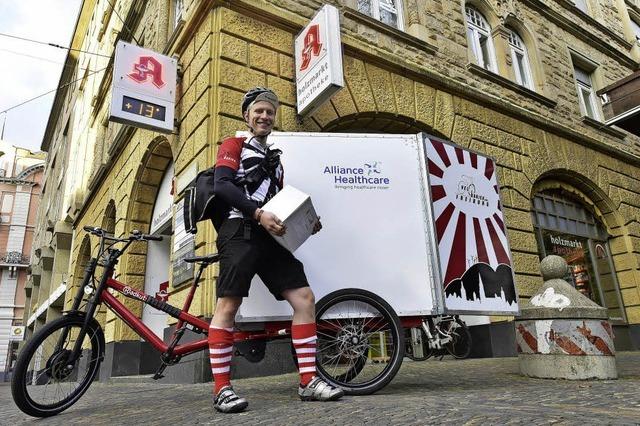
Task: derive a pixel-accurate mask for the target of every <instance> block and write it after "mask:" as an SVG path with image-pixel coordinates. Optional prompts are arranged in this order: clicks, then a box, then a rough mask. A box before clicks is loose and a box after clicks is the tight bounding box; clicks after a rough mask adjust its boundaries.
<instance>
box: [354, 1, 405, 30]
mask: <svg viewBox="0 0 640 426" xmlns="http://www.w3.org/2000/svg"><path fill="white" fill-rule="evenodd" d="M358 11H359V12H361V13H364V14H365V15H369V16H371V17H372V18H375V19H377V20H378V21H380V22H382V23H384V24H387V25H389V26H392V27H394V28H398V29H399V30H402V29H403V27H404V22H403V19H402V0H358Z"/></svg>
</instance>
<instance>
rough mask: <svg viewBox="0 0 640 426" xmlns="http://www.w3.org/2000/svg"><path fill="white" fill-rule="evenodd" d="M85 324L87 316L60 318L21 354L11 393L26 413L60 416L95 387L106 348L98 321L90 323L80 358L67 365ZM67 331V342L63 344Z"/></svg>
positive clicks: (48, 326)
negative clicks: (64, 334) (59, 414)
mask: <svg viewBox="0 0 640 426" xmlns="http://www.w3.org/2000/svg"><path fill="white" fill-rule="evenodd" d="M83 324H84V317H83V316H75V315H66V316H63V317H61V318H58V319H56V320H54V321H52V322H50V323H48V324H46V325H45V326H44V327H43V328H41V329H40V330H39V331H37V332H36V334H34V336H33V337H32V338H31V340H29V341H28V342H27V343H26V345H25V346H24V348H23V349H22V351H21V352H20V354H19V355H18V360H17V362H16V366H15V370H14V375H13V379H12V380H11V393H12V395H13V400H14V401H15V403H16V405H17V406H18V408H20V410H22V411H23V412H24V413H26V414H28V415H30V416H34V417H49V416H53V415H56V414H58V413H60V412H61V411H64V410H66V409H67V408H69V407H70V406H71V405H73V404H74V403H75V402H76V401H78V399H80V397H81V396H82V395H83V394H84V393H85V392H86V391H87V389H88V388H89V386H90V385H91V382H92V381H93V379H94V378H95V376H96V374H97V372H98V368H99V367H100V362H101V361H102V358H103V357H104V348H105V344H104V335H103V333H102V329H101V328H100V325H99V324H98V323H97V322H96V321H95V320H94V319H92V320H91V322H89V326H88V328H87V333H86V335H85V337H84V340H83V343H82V352H81V355H80V358H79V359H78V360H77V361H76V362H75V364H73V365H71V366H69V365H68V362H67V359H68V357H69V355H70V354H71V352H72V350H73V347H74V345H75V342H76V339H77V336H78V334H79V332H80V329H81V328H82V325H83ZM65 331H66V339H64V341H62V342H60V338H61V336H62V334H63V332H65ZM60 343H61V344H60Z"/></svg>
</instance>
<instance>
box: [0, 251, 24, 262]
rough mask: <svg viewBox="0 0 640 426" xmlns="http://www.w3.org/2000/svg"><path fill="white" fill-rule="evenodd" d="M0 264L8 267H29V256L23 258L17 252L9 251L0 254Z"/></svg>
mask: <svg viewBox="0 0 640 426" xmlns="http://www.w3.org/2000/svg"><path fill="white" fill-rule="evenodd" d="M0 263H4V264H9V265H16V266H17V265H29V256H25V255H23V254H22V253H20V252H19V251H9V252H6V253H0Z"/></svg>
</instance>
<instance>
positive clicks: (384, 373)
mask: <svg viewBox="0 0 640 426" xmlns="http://www.w3.org/2000/svg"><path fill="white" fill-rule="evenodd" d="M316 321H317V333H318V342H317V353H316V359H317V364H316V368H317V370H318V374H319V375H320V376H321V377H322V378H323V379H325V380H326V381H328V382H330V383H331V384H333V385H335V386H339V387H341V388H342V389H344V390H345V392H346V393H348V394H351V395H369V394H372V393H374V392H376V391H378V390H380V389H382V388H383V387H384V386H386V385H387V384H388V383H389V382H390V381H391V379H393V377H394V376H395V375H396V373H397V372H398V370H399V369H400V366H401V364H402V358H403V356H404V332H403V330H402V326H401V325H400V320H399V319H398V316H397V315H396V313H395V312H394V311H393V309H392V308H391V306H389V304H388V303H387V302H385V301H384V300H383V299H381V298H380V297H378V296H376V295H375V294H373V293H371V292H369V291H366V290H361V289H344V290H339V291H336V292H334V293H331V294H328V295H327V296H325V297H324V298H322V300H320V302H318V306H317V312H316Z"/></svg>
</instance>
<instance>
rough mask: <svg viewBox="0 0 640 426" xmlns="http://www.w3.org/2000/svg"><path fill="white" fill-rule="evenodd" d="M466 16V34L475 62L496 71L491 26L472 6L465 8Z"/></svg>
mask: <svg viewBox="0 0 640 426" xmlns="http://www.w3.org/2000/svg"><path fill="white" fill-rule="evenodd" d="M465 12H466V16H467V36H468V37H469V46H470V47H471V51H472V52H473V56H474V57H475V59H476V62H477V63H478V65H480V66H481V67H483V68H485V69H487V70H489V71H492V72H496V71H497V67H496V60H495V51H494V49H493V42H492V41H491V27H490V26H489V23H488V22H487V20H486V19H485V18H484V16H482V14H481V13H480V12H478V10H477V9H475V8H474V7H472V6H467V7H466V8H465Z"/></svg>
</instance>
